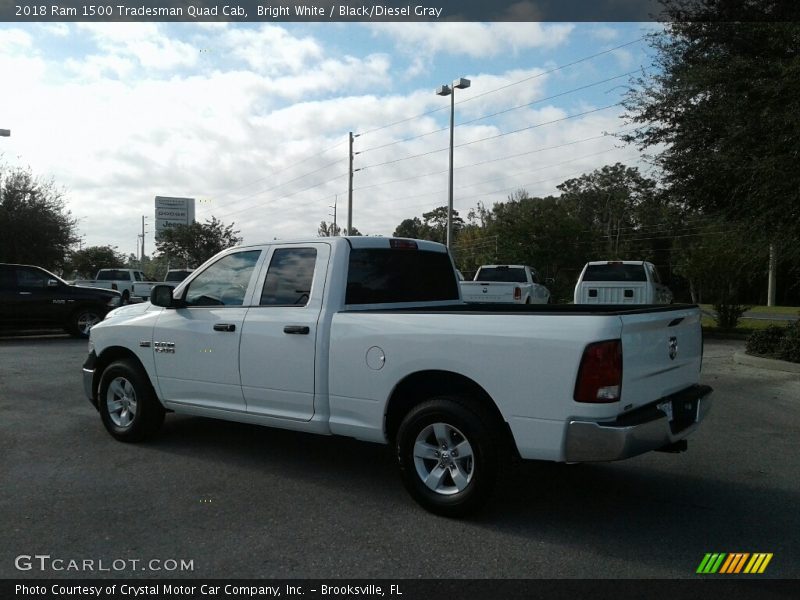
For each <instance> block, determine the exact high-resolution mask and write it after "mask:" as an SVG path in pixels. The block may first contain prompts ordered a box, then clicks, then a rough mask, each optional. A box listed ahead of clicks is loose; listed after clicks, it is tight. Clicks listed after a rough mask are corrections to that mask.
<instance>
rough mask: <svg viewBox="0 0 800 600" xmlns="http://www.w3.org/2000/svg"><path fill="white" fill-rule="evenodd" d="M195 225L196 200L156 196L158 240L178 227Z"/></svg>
mask: <svg viewBox="0 0 800 600" xmlns="http://www.w3.org/2000/svg"><path fill="white" fill-rule="evenodd" d="M192 223H194V198H172V197H170V196H156V239H158V238H159V237H160V236H161V232H162V231H164V230H165V229H169V228H170V227H175V226H176V225H190V224H192Z"/></svg>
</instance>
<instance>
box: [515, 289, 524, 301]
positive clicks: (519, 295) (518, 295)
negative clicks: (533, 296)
mask: <svg viewBox="0 0 800 600" xmlns="http://www.w3.org/2000/svg"><path fill="white" fill-rule="evenodd" d="M514 300H522V290H521V289H519V288H518V287H515V288H514Z"/></svg>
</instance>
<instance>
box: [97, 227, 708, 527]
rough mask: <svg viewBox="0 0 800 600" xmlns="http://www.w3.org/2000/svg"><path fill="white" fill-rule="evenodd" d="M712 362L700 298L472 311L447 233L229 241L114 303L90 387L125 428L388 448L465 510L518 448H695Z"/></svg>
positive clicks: (426, 487)
mask: <svg viewBox="0 0 800 600" xmlns="http://www.w3.org/2000/svg"><path fill="white" fill-rule="evenodd" d="M701 361H702V338H701V332H700V311H699V309H698V308H697V307H696V306H693V305H672V306H669V307H663V306H662V307H652V306H645V307H636V308H627V307H625V308H621V307H619V308H618V307H608V306H605V307H602V306H601V307H591V308H587V307H580V306H573V305H565V306H556V305H550V306H537V307H534V306H514V305H502V304H498V305H493V304H486V305H477V304H465V303H463V302H462V301H461V298H460V295H459V286H458V281H457V277H456V271H455V268H454V265H453V262H452V259H451V257H450V255H449V254H448V252H447V249H446V248H445V247H444V246H443V245H441V244H436V243H433V242H427V241H420V240H407V239H388V238H377V237H351V238H348V237H337V238H326V239H315V240H312V241H300V242H293V243H290V242H272V243H267V244H263V245H253V246H244V247H237V248H231V249H228V250H225V251H223V252H222V253H220V254H218V255H217V256H215V257H213V258H212V259H210V260H209V261H207V262H206V263H205V264H204V265H202V266H201V267H200V268H198V269H197V270H196V271H195V272H194V273H192V275H191V276H190V277H189V278H187V279H186V280H185V281H184V282H183V283H181V284H180V285H179V286H178V287H177V288H175V289H174V290H173V289H172V288H170V287H167V286H162V285H158V286H156V287H155V288H154V289H153V293H152V296H151V301H150V302H149V303H144V304H139V305H130V306H126V307H121V308H119V309H117V310H114V311H112V312H111V313H109V314H108V316H107V317H106V319H105V320H104V321H102V322H101V323H99V324H98V325H96V326H94V327H93V328H92V329H91V336H90V340H89V356H88V358H87V360H86V362H85V363H84V365H83V384H84V390H85V393H86V395H87V396H88V398H89V399H90V401H91V402H92V403H93V404H94V405H95V407H96V408H97V409H98V410H99V413H100V416H101V419H102V422H103V424H104V426H105V427H106V429H107V430H108V432H109V433H110V434H111V435H112V436H113V437H115V438H117V439H118V440H121V441H131V442H132V441H139V440H141V439H144V438H146V437H147V436H149V435H151V434H153V433H155V432H156V431H157V430H158V428H159V427H160V425H161V423H162V421H163V419H164V413H165V411H175V412H177V413H184V414H190V415H200V416H205V417H216V418H220V419H227V420H233V421H241V422H244V423H254V424H259V425H267V426H273V427H281V428H286V429H293V430H298V431H305V432H312V433H318V434H328V435H330V434H336V435H342V436H350V437H353V438H357V439H359V440H366V441H370V442H377V443H382V444H389V445H390V446H391V447H392V448H393V449H394V451H395V452H396V455H397V460H398V462H399V468H400V472H401V474H402V479H403V481H404V483H405V486H406V487H407V489H408V490H409V492H410V493H411V495H412V496H413V497H414V498H415V499H416V500H417V501H418V502H419V503H420V504H421V505H422V506H424V507H425V508H427V509H428V510H430V511H432V512H435V513H438V514H444V515H449V516H461V515H464V514H467V513H469V512H471V511H473V510H475V509H477V508H478V507H480V506H481V505H482V504H483V503H484V502H485V501H486V500H487V499H488V497H489V496H490V494H491V492H492V491H493V489H495V488H496V485H495V484H496V480H497V478H498V474H499V473H501V472H503V471H504V466H505V465H507V464H508V461H509V460H510V459H511V458H512V457H513V456H514V455H517V456H519V457H521V458H523V459H539V460H548V461H560V462H585V461H613V460H619V459H623V458H627V457H630V456H635V455H637V454H641V453H643V452H647V451H650V450H658V449H661V450H666V451H680V450H682V449H684V446H685V444H686V442H685V439H684V438H686V436H687V435H688V434H689V433H690V432H692V431H693V430H694V429H695V428H696V427H697V425H698V423H700V421H701V420H702V419H703V418H704V416H705V415H706V413H707V412H708V410H709V407H710V400H709V394H710V393H711V388H709V387H708V386H705V385H700V384H699V383H698V380H699V377H700V366H701ZM151 458H152V457H151Z"/></svg>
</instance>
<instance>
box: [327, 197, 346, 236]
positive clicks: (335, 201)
mask: <svg viewBox="0 0 800 600" xmlns="http://www.w3.org/2000/svg"><path fill="white" fill-rule="evenodd" d="M334 198H335V199H334V201H333V206H328V208H332V209H333V235H339V230H338V229H337V227H336V205H337V204H339V195H338V194H337V195H336V196H334ZM328 214H330V213H328ZM348 233H349V232H348Z"/></svg>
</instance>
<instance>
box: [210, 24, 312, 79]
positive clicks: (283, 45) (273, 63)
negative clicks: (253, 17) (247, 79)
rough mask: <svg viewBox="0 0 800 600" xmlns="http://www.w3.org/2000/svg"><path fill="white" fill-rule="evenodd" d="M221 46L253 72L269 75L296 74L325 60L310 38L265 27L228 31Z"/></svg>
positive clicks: (276, 27)
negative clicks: (320, 60) (316, 61)
mask: <svg viewBox="0 0 800 600" xmlns="http://www.w3.org/2000/svg"><path fill="white" fill-rule="evenodd" d="M221 45H222V46H223V48H224V49H225V50H227V51H228V52H230V53H231V55H232V56H234V57H236V58H238V59H241V60H243V61H244V62H245V63H246V64H247V65H248V66H249V67H250V68H252V69H254V70H255V71H257V72H259V73H264V74H266V75H279V74H284V73H286V72H291V73H297V72H299V71H301V70H302V69H304V68H305V67H306V66H307V64H308V63H309V62H311V61H315V60H318V59H320V58H322V57H323V56H324V51H323V48H322V46H321V45H320V44H319V43H318V42H317V40H315V39H314V38H313V37H311V36H304V37H295V36H293V35H291V34H290V33H289V32H288V31H286V29H284V28H283V27H279V26H277V25H270V24H264V25H261V26H260V27H259V28H258V29H228V30H226V32H225V34H224V35H223V37H222V40H221Z"/></svg>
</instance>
